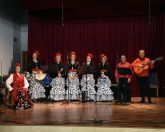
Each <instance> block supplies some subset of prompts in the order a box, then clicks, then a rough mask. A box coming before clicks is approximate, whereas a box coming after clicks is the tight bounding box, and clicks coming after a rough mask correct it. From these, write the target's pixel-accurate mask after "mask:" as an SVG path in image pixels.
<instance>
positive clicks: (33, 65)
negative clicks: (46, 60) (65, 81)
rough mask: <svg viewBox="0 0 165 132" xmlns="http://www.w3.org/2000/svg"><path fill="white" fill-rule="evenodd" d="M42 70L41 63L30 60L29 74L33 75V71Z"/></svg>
mask: <svg viewBox="0 0 165 132" xmlns="http://www.w3.org/2000/svg"><path fill="white" fill-rule="evenodd" d="M38 68H41V62H40V61H38V62H34V61H33V60H30V63H29V72H30V73H32V69H38Z"/></svg>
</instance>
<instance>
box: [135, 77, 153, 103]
mask: <svg viewBox="0 0 165 132" xmlns="http://www.w3.org/2000/svg"><path fill="white" fill-rule="evenodd" d="M138 82H139V86H140V95H141V98H142V101H144V100H145V96H147V97H148V101H151V93H150V86H149V85H150V82H149V77H148V76H147V77H138Z"/></svg>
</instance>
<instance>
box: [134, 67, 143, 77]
mask: <svg viewBox="0 0 165 132" xmlns="http://www.w3.org/2000/svg"><path fill="white" fill-rule="evenodd" d="M143 70H144V68H143V67H139V66H136V67H133V71H134V73H135V74H136V75H139V74H140V73H142V72H143Z"/></svg>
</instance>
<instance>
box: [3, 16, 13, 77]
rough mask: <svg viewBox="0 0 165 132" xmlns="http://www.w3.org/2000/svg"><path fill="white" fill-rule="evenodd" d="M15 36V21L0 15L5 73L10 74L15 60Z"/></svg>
mask: <svg viewBox="0 0 165 132" xmlns="http://www.w3.org/2000/svg"><path fill="white" fill-rule="evenodd" d="M13 36H14V28H13V22H12V21H10V20H9V19H5V18H4V17H1V16H0V60H1V61H2V68H3V69H2V74H3V75H7V74H8V72H9V70H10V68H11V64H12V61H13ZM0 69H1V68H0ZM0 73H1V70H0Z"/></svg>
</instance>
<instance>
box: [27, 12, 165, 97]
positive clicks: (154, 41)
mask: <svg viewBox="0 0 165 132" xmlns="http://www.w3.org/2000/svg"><path fill="white" fill-rule="evenodd" d="M164 23H165V17H164V15H162V16H153V17H152V21H151V24H149V21H148V17H147V16H124V17H122V16H121V17H109V18H90V19H89V18H83V19H71V20H64V26H62V22H61V20H59V19H57V18H56V17H54V16H53V15H42V14H39V13H38V14H36V13H33V12H30V13H29V25H28V31H29V32H28V34H29V39H28V44H29V45H28V48H29V49H28V50H29V54H31V53H32V52H33V51H34V50H39V52H40V59H41V60H42V61H44V62H45V64H49V63H51V62H52V61H53V58H54V56H53V55H54V53H56V52H61V53H62V54H63V61H64V62H66V58H67V55H68V54H69V52H70V51H72V50H74V51H75V52H76V53H77V60H78V61H79V62H81V63H82V62H83V61H85V56H86V54H87V53H88V52H91V53H93V55H94V58H93V61H94V63H95V65H96V66H97V64H98V62H99V59H100V58H99V55H100V54H101V53H105V54H106V55H107V57H108V61H109V63H110V65H111V67H110V70H111V80H112V81H113V83H115V79H114V70H115V66H116V61H117V60H118V59H119V58H120V55H122V54H124V55H126V56H127V60H128V62H132V61H133V60H134V59H135V58H137V57H138V50H139V49H145V50H146V55H147V56H148V57H150V58H155V57H157V56H161V55H163V54H164V50H163V49H161V47H160V46H162V43H165V39H164V37H163V35H164V36H165V24H164ZM162 25H164V26H163V27H162ZM162 28H163V29H162ZM162 33H163V34H162ZM161 35H162V36H161ZM162 38H163V40H162ZM159 48H160V49H161V52H159V50H160V49H159ZM162 48H164V47H162ZM162 69H163V68H162ZM159 75H160V77H161V79H162V78H163V79H164V80H165V78H164V75H162V74H161V71H159ZM162 76H163V77H162ZM135 80H136V79H133V83H132V94H133V96H138V95H139V92H138V91H139V90H138V87H137V82H136V81H135ZM162 89H163V88H162ZM164 92H165V91H164Z"/></svg>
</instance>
